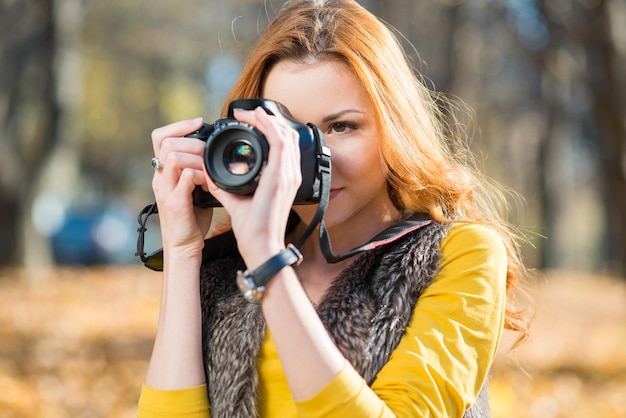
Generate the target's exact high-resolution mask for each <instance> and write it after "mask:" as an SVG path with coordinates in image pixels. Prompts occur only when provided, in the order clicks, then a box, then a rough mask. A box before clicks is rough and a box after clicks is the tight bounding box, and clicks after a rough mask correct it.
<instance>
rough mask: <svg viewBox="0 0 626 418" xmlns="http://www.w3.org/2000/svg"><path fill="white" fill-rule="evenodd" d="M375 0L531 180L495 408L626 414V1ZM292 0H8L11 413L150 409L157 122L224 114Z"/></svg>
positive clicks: (0, 25) (5, 214) (498, 158)
mask: <svg viewBox="0 0 626 418" xmlns="http://www.w3.org/2000/svg"><path fill="white" fill-rule="evenodd" d="M359 3H361V4H362V5H363V6H365V7H366V8H368V9H369V10H370V11H372V12H373V13H375V14H376V15H377V16H379V17H380V18H382V19H383V20H385V21H386V22H388V23H389V24H390V25H392V26H393V27H395V28H396V29H397V30H398V31H399V32H400V33H402V34H403V36H404V37H403V42H404V44H405V46H406V48H407V54H408V55H409V57H410V59H411V60H412V63H413V65H414V66H415V68H416V69H417V70H418V71H419V72H420V73H422V74H423V75H424V76H425V78H426V81H425V82H426V83H427V84H428V86H429V87H430V88H432V89H433V90H436V91H439V92H443V93H446V94H451V95H453V96H456V97H458V98H459V99H460V100H462V101H464V102H465V103H467V104H468V105H469V106H470V107H471V108H472V109H473V111H474V118H475V120H474V128H475V134H474V136H473V140H472V144H471V145H472V148H473V150H474V151H475V152H476V155H477V160H478V162H479V164H480V165H481V167H482V168H483V169H484V171H485V172H486V173H487V174H489V175H490V176H492V177H494V178H495V179H496V180H497V181H499V182H501V183H502V184H504V185H506V186H507V187H509V188H511V189H512V190H514V191H515V192H517V193H519V194H520V195H521V196H522V197H523V199H524V201H523V203H520V202H519V201H514V202H512V206H511V220H512V221H513V222H514V223H515V224H516V225H517V226H518V227H519V228H520V229H521V230H522V231H524V232H525V233H526V235H527V236H528V238H529V242H528V244H527V245H525V246H524V248H523V252H524V257H525V260H526V262H527V264H528V265H529V267H531V268H532V269H534V270H533V271H534V273H533V277H532V279H531V280H530V281H529V283H528V284H527V292H526V295H522V294H520V296H519V300H520V302H519V303H520V305H528V306H530V307H533V308H532V309H530V308H529V315H535V321H534V327H533V337H532V338H531V340H530V341H529V342H527V343H525V344H524V345H522V346H520V347H519V348H516V349H515V350H513V351H512V352H509V348H510V346H511V344H512V343H511V341H512V340H513V339H514V338H515V336H511V337H510V338H509V337H508V336H505V341H504V343H503V349H502V353H501V356H500V357H499V359H498V362H497V363H496V366H495V367H494V372H493V373H494V375H493V378H492V392H491V396H492V405H493V408H494V410H493V413H494V416H495V417H517V416H519V417H561V416H563V417H565V416H568V417H576V416H581V417H582V416H584V417H591V416H598V417H613V416H615V417H618V416H622V417H623V416H626V405H624V402H623V400H624V399H626V349H624V348H623V347H626V344H625V343H626V1H624V0H386V1H383V0H361V1H359ZM281 4H282V0H265V1H263V0H185V1H184V2H182V1H161V2H153V1H147V0H136V1H132V2H128V1H123V0H109V1H106V2H103V1H94V0H47V1H46V0H19V1H18V0H0V417H28V416H37V417H38V416H46V417H56V416H59V417H65V416H68V417H69V416H72V417H74V416H84V417H91V416H93V417H105V416H107V417H108V416H111V417H112V416H134V405H135V403H136V399H137V395H138V391H139V388H140V385H141V382H142V381H143V376H144V372H145V366H146V364H147V360H148V358H149V355H150V347H151V343H152V338H153V336H154V330H155V326H156V316H157V312H158V301H159V292H160V280H159V276H158V275H157V274H156V273H151V272H149V271H147V270H145V269H143V268H142V267H140V266H139V263H138V260H137V259H136V258H135V256H134V253H135V248H134V247H135V242H136V228H137V223H136V216H137V213H138V212H139V210H140V209H141V208H142V207H143V206H144V205H146V204H147V203H150V202H151V201H152V200H153V197H152V191H151V184H150V183H151V178H152V168H151V167H150V158H151V157H152V155H153V153H152V146H151V142H150V133H151V131H152V129H154V128H155V127H157V126H161V125H164V124H167V123H170V122H173V121H176V120H179V119H188V118H193V117H197V116H203V117H204V118H205V120H207V121H213V120H215V119H216V118H217V117H218V116H219V109H220V108H221V105H222V102H223V98H224V96H225V95H226V93H227V92H228V90H229V88H230V86H231V85H232V83H233V82H234V80H235V79H236V78H237V76H238V73H239V71H240V68H241V66H242V63H243V62H244V61H245V59H246V57H247V54H248V52H249V51H250V49H251V48H252V47H253V45H254V43H255V41H256V39H257V38H258V35H259V33H260V32H262V31H263V28H264V27H265V25H266V24H267V21H268V18H269V17H271V16H272V15H273V14H274V12H275V10H276V9H277V8H279V7H280V6H281ZM148 234H149V235H148V244H147V246H148V247H150V248H147V251H150V250H151V249H156V248H157V247H158V246H159V234H158V226H157V225H156V224H155V225H150V229H149V232H148ZM527 295H529V296H527Z"/></svg>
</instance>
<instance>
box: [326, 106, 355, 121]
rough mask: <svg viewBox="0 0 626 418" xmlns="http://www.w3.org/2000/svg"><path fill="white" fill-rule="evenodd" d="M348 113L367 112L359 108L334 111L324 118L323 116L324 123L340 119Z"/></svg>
mask: <svg viewBox="0 0 626 418" xmlns="http://www.w3.org/2000/svg"><path fill="white" fill-rule="evenodd" d="M346 113H360V114H361V115H364V114H365V112H362V111H360V110H357V109H345V110H342V111H339V112H337V113H333V114H331V115H328V116H324V118H322V123H328V122H330V121H332V120H335V119H339V118H340V117H342V116H343V115H345V114H346Z"/></svg>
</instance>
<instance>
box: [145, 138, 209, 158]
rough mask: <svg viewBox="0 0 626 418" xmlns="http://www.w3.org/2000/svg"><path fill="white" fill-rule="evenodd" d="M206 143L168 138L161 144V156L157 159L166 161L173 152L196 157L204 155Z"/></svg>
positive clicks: (157, 155)
mask: <svg viewBox="0 0 626 418" xmlns="http://www.w3.org/2000/svg"><path fill="white" fill-rule="evenodd" d="M205 146H206V142H204V141H202V140H200V139H197V138H186V137H182V138H180V137H167V138H165V139H164V140H163V141H162V142H161V148H160V151H159V154H155V156H156V157H158V158H159V159H161V160H163V161H165V160H167V155H168V154H169V153H172V152H182V153H188V154H194V155H203V154H204V148H205Z"/></svg>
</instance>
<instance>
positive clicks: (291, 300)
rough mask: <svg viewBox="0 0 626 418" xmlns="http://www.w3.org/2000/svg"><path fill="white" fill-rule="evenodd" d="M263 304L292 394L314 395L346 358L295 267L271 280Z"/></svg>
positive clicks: (304, 397) (341, 365)
mask: <svg viewBox="0 0 626 418" xmlns="http://www.w3.org/2000/svg"><path fill="white" fill-rule="evenodd" d="M262 307H263V313H264V315H265V320H266V322H267V326H268V327H269V329H270V331H271V333H272V337H273V339H274V343H275V345H276V349H277V351H278V354H279V357H280V361H281V364H282V366H283V370H284V372H285V376H286V378H287V382H288V384H289V387H290V390H291V393H292V396H293V398H294V399H295V400H304V399H308V398H310V397H312V396H313V395H315V394H317V393H318V392H319V391H320V390H322V389H323V388H324V387H326V385H327V384H328V383H329V382H330V381H331V380H332V379H333V378H334V377H335V376H336V375H337V374H338V373H339V372H340V371H341V370H342V368H343V366H344V364H345V361H346V360H345V359H344V357H343V355H342V354H341V353H340V352H339V350H338V349H337V347H336V346H335V344H334V343H333V342H332V340H331V339H330V337H329V335H328V333H327V332H326V329H325V328H324V326H323V324H322V322H321V320H320V319H319V317H318V315H317V313H316V312H315V309H314V308H313V306H312V304H311V302H310V301H309V299H308V297H307V295H306V293H305V292H304V290H303V289H302V286H301V285H300V283H299V281H298V278H297V276H296V274H295V272H294V270H293V269H292V268H285V269H283V270H281V271H280V272H279V273H278V274H277V275H276V276H275V277H274V278H273V279H272V281H270V283H269V284H268V286H267V290H266V292H265V294H264V296H263V299H262Z"/></svg>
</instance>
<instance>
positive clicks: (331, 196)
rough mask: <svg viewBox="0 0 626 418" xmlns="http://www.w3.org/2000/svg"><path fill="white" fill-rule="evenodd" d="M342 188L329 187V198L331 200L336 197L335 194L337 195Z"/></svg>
mask: <svg viewBox="0 0 626 418" xmlns="http://www.w3.org/2000/svg"><path fill="white" fill-rule="evenodd" d="M342 190H343V189H332V188H331V189H330V196H329V199H330V200H333V199H334V198H335V197H337V195H338V194H339V193H341V191H342Z"/></svg>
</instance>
